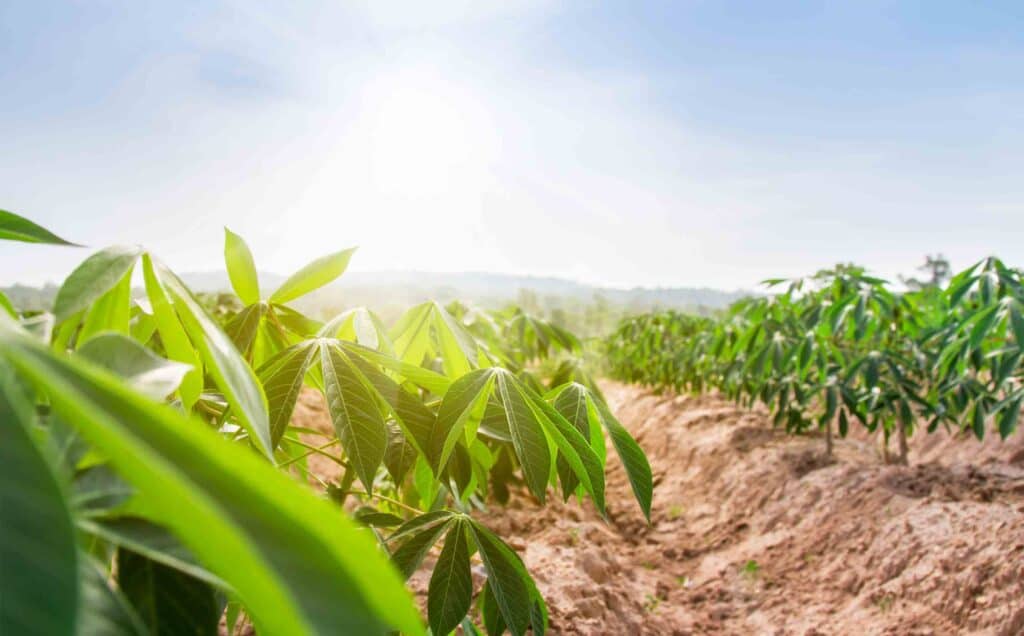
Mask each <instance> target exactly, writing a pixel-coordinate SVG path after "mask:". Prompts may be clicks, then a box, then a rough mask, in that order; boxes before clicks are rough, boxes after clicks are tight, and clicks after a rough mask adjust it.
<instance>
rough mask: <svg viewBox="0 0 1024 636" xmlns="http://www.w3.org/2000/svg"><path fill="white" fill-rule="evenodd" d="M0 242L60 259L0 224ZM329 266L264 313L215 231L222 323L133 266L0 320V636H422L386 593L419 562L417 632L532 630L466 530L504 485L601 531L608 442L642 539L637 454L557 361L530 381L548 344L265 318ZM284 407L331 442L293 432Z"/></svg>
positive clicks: (241, 262) (143, 261)
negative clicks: (221, 256)
mask: <svg viewBox="0 0 1024 636" xmlns="http://www.w3.org/2000/svg"><path fill="white" fill-rule="evenodd" d="M0 238H2V239H9V240H19V241H27V242H37V243H50V244H57V245H65V246H70V245H71V244H70V243H69V242H68V241H65V240H63V239H61V238H60V237H58V236H56V235H54V234H52V233H50V232H49V231H47V230H45V229H44V228H41V227H40V226H38V225H36V224H34V223H32V222H30V221H28V220H26V219H24V218H22V217H20V216H17V215H14V214H12V213H9V212H0ZM351 254H352V250H344V251H342V252H338V253H335V254H332V255H329V256H326V257H324V258H321V259H318V260H316V261H314V262H313V263H311V264H310V265H309V266H307V267H305V268H303V269H302V270H300V271H299V272H298V273H296V274H295V275H293V276H292V277H290V278H289V279H287V281H286V282H285V283H284V284H282V285H281V286H280V287H279V288H278V289H277V290H275V291H274V292H273V293H272V294H270V295H269V296H267V297H266V298H264V296H263V295H262V294H261V290H260V285H259V281H258V276H257V274H256V269H255V266H254V264H253V259H252V256H251V253H250V251H249V249H248V247H247V246H246V245H245V242H244V241H243V240H242V239H241V237H239V236H237V235H235V234H232V233H231V232H226V240H225V260H226V265H227V270H228V274H229V278H230V280H231V283H232V287H233V289H234V290H235V292H236V294H237V295H238V297H239V299H240V302H239V303H238V307H239V308H237V310H233V309H232V308H231V303H218V305H217V306H218V307H219V308H220V309H218V310H217V312H216V313H217V317H214V316H212V315H211V314H210V313H209V312H208V311H207V310H206V309H205V308H204V307H203V305H202V303H201V302H199V300H197V298H196V296H195V295H194V294H193V293H192V292H191V291H190V290H189V289H188V287H187V286H186V285H185V284H184V283H183V282H182V281H181V280H180V279H179V278H178V277H177V276H176V275H175V274H174V273H173V272H172V271H171V270H170V269H168V268H167V267H166V266H165V265H163V264H162V263H161V262H160V261H159V259H158V258H157V257H156V256H155V255H153V254H151V253H150V252H148V251H147V250H145V249H143V248H140V247H114V248H107V249H103V250H100V251H98V252H96V253H94V254H93V255H92V256H90V257H88V258H86V259H85V260H84V261H83V262H82V264H81V265H80V266H79V267H78V268H76V269H75V270H74V271H73V272H72V273H71V274H70V275H69V276H68V278H67V279H66V280H65V281H64V284H63V285H62V286H61V288H60V290H59V292H58V295H57V299H56V302H55V306H54V312H53V314H44V315H42V316H33V317H26V316H24V315H22V314H20V313H19V311H18V310H17V308H16V307H13V306H12V305H11V303H10V302H8V301H7V299H6V298H3V297H2V296H0V308H2V311H0V433H2V439H3V441H4V443H3V444H0V476H2V479H0V502H2V504H3V505H2V507H0V509H2V510H3V516H2V524H0V563H2V564H3V567H2V568H0V597H2V598H3V603H0V633H18V634H72V633H77V634H85V633H89V634H91V633H104V634H121V633H125V634H149V633H182V632H187V633H192V634H215V633H217V629H218V622H220V621H223V622H224V623H226V625H227V628H228V629H229V630H233V629H234V628H235V626H236V624H237V623H238V622H239V621H242V620H245V621H251V623H252V625H253V626H254V627H255V629H256V631H257V632H258V633H266V634H307V633H308V634H314V633H316V634H334V633H358V634H370V633H387V632H394V631H399V632H402V633H407V634H418V633H423V632H424V626H423V622H422V620H421V618H420V616H419V613H418V611H417V610H416V607H415V604H414V603H413V599H412V597H411V595H410V593H409V592H408V590H407V589H406V588H405V586H404V585H403V583H402V581H403V579H404V578H408V577H409V576H410V575H411V574H412V572H413V571H415V570H416V569H417V568H418V567H419V566H420V565H421V563H422V562H423V560H424V558H425V556H426V554H427V553H428V552H429V551H430V550H431V549H432V548H433V546H435V544H437V545H440V546H441V548H440V552H439V556H438V558H437V562H436V565H435V566H434V569H433V572H432V574H431V577H430V585H429V589H428V594H427V599H426V608H427V612H426V623H427V625H429V628H430V630H431V633H433V634H447V633H449V632H451V631H453V630H455V629H456V628H458V627H459V626H461V629H462V630H463V632H464V633H477V632H478V631H479V628H478V627H477V626H478V625H480V626H482V628H483V629H484V630H485V631H486V632H487V633H489V634H499V633H502V632H505V631H508V632H510V633H512V634H523V633H525V632H526V631H527V630H530V629H532V630H533V632H534V633H537V634H540V633H544V632H545V631H546V629H547V609H546V606H545V603H544V600H543V598H542V596H541V594H540V593H539V591H538V589H537V587H536V585H535V584H534V582H533V579H532V578H531V577H530V575H529V573H528V572H527V571H526V569H525V567H524V566H523V563H522V561H521V560H520V559H519V557H518V555H516V553H515V552H514V551H513V550H512V549H511V548H509V547H508V545H507V544H505V543H504V542H503V541H502V540H501V538H500V537H498V536H497V535H495V534H494V533H493V532H491V531H490V530H488V529H487V528H486V527H485V526H484V525H483V524H482V523H480V522H479V521H477V520H476V519H474V512H475V511H477V510H480V509H482V508H483V507H484V505H485V502H486V501H488V499H495V500H498V501H502V500H504V499H506V498H507V497H508V494H509V486H510V485H511V484H513V483H515V482H519V481H521V483H523V484H524V485H525V487H526V488H527V489H528V491H529V492H530V493H531V494H532V495H533V496H534V497H535V498H536V499H537V501H538V502H540V503H543V502H544V501H545V499H546V497H547V495H548V491H549V489H550V488H551V487H553V486H557V487H559V488H560V489H561V492H562V496H563V497H565V498H568V497H570V496H573V495H579V496H586V497H589V498H590V499H591V500H592V501H593V504H594V506H595V507H596V509H597V510H598V511H599V512H600V513H601V514H603V513H604V510H605V505H606V503H605V491H604V467H605V459H606V447H605V439H606V437H607V439H609V440H610V441H611V442H612V448H613V449H614V450H615V451H616V452H617V453H618V455H619V457H620V459H621V461H622V464H623V466H624V467H625V469H626V473H627V475H628V477H629V480H630V483H631V484H632V486H633V490H634V492H635V494H636V498H637V501H638V502H639V504H640V506H641V509H642V510H643V512H644V514H645V515H647V516H648V517H649V515H650V506H651V495H652V479H651V471H650V467H649V466H648V463H647V460H646V458H645V456H644V454H643V451H642V450H641V449H640V447H639V446H638V445H637V444H636V442H635V441H634V440H633V438H632V437H631V436H630V435H629V433H628V432H627V431H626V430H625V429H624V428H623V427H622V425H621V424H620V423H619V422H618V421H617V420H616V419H615V417H614V415H613V414H612V413H611V411H610V409H609V408H608V406H607V404H606V403H605V401H604V398H603V397H602V396H601V394H600V391H599V389H598V388H597V387H596V386H595V385H594V383H593V382H592V380H590V378H589V376H588V375H587V374H586V372H585V371H584V370H583V369H581V368H578V366H577V365H576V363H575V362H573V361H572V360H569V359H567V360H566V361H565V363H564V364H562V365H559V367H558V368H559V369H560V371H559V373H558V375H557V376H556V377H555V378H554V380H555V382H556V383H552V381H547V382H545V381H544V379H543V378H542V377H540V376H538V375H537V369H536V368H533V367H531V362H532V361H535V360H536V359H538V358H540V357H543V356H546V355H551V354H553V353H556V352H557V351H560V350H565V351H566V352H569V353H571V352H572V351H573V350H574V347H576V346H577V344H578V342H577V341H576V340H575V338H574V337H573V336H571V334H568V332H565V331H564V330H561V329H558V328H556V327H554V326H552V325H549V324H547V323H543V322H540V321H534V320H532V319H529V318H526V317H524V316H523V315H522V314H521V313H516V312H514V311H513V312H511V313H508V314H493V315H490V316H489V320H491V321H492V322H493V323H494V324H495V325H498V326H497V327H496V329H495V331H494V333H493V334H488V333H480V332H479V331H478V330H477V328H476V327H474V325H473V322H472V321H471V320H469V319H467V316H466V315H465V314H462V313H459V312H456V313H458V314H459V315H458V317H456V315H453V313H452V312H449V311H448V310H447V309H446V308H444V307H442V306H441V305H439V304H436V303H425V304H423V305H420V306H417V307H414V308H412V309H410V310H409V311H408V312H407V313H406V314H405V315H404V316H403V317H402V318H401V319H400V320H399V321H398V322H397V323H396V324H395V325H393V326H392V327H391V328H390V329H388V328H386V327H385V326H384V325H383V324H382V323H381V321H380V320H379V319H378V318H377V317H376V316H375V315H374V314H373V313H372V312H371V311H370V310H368V309H364V308H361V309H356V310H350V311H348V312H345V313H343V314H341V315H339V316H338V317H336V318H334V319H332V320H329V321H327V322H325V323H323V324H321V323H319V322H317V321H314V320H311V319H309V318H308V317H306V316H304V315H302V314H301V313H300V312H298V311H297V310H295V309H293V308H291V307H289V306H288V303H290V302H292V301H294V300H295V299H297V298H299V297H301V296H302V295H304V294H306V293H308V292H310V291H312V290H314V289H316V288H319V287H321V286H323V285H325V284H327V283H329V282H331V281H332V280H334V279H335V278H337V277H338V276H340V275H341V273H342V272H343V271H344V269H345V267H346V266H347V263H348V260H349V258H350V257H351ZM133 277H135V278H139V279H141V281H142V289H141V290H136V289H133V286H132V282H133ZM303 390H306V391H309V390H315V391H319V392H321V393H322V394H323V395H324V397H325V400H326V404H327V407H328V411H329V414H330V418H331V424H332V432H331V433H324V432H323V431H320V430H314V429H307V428H303V427H300V426H297V425H296V424H294V423H293V422H292V417H291V416H292V412H293V410H294V408H295V405H296V403H297V400H298V399H299V395H300V393H301V392H302V391H303ZM316 436H320V438H321V439H320V440H318V441H319V443H315V444H314V443H311V442H310V439H313V438H315V437H316ZM311 455H320V456H325V457H328V458H330V459H331V460H332V461H333V462H335V463H337V464H338V465H340V466H341V467H342V468H343V474H342V476H341V478H340V479H338V480H337V481H332V480H328V479H326V478H325V477H323V476H320V475H317V474H316V473H315V472H313V471H312V470H311V468H310V465H309V462H308V461H307V459H308V457H310V456H311ZM357 481H358V486H359V487H356V482H357ZM310 482H312V483H314V484H318V485H319V486H321V487H320V488H312V487H310V485H309V484H310ZM474 559H478V560H479V562H480V563H481V565H482V567H483V571H484V572H485V573H486V575H487V576H486V582H485V583H484V585H483V587H482V589H480V590H475V589H474V586H473V579H472V577H471V576H470V568H471V563H472V561H473V560H474ZM474 597H475V599H476V600H475V606H476V610H477V611H476V612H473V613H472V615H471V610H472V608H473V605H474Z"/></svg>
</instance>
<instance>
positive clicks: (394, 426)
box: [384, 420, 417, 484]
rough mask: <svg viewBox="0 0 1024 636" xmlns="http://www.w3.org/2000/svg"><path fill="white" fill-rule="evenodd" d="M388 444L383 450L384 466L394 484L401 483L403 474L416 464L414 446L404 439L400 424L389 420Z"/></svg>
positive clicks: (403, 477)
mask: <svg viewBox="0 0 1024 636" xmlns="http://www.w3.org/2000/svg"><path fill="white" fill-rule="evenodd" d="M387 427H388V446H387V449H386V450H385V451H384V466H385V467H386V468H387V469H388V473H390V475H391V478H392V479H394V480H395V483H396V484H401V483H402V481H403V480H404V479H405V476H406V475H407V474H408V473H409V471H410V470H412V467H413V466H415V465H416V455H417V452H416V448H415V447H414V446H413V445H412V444H410V443H409V442H408V441H407V440H406V439H405V433H403V432H402V428H401V426H399V425H398V423H397V422H395V421H393V420H389V421H388V423H387Z"/></svg>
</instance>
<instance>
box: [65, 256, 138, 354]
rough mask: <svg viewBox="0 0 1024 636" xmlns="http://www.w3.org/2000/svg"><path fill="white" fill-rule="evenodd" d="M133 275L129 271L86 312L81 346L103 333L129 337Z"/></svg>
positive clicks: (78, 341)
mask: <svg viewBox="0 0 1024 636" xmlns="http://www.w3.org/2000/svg"><path fill="white" fill-rule="evenodd" d="M131 279H132V273H131V271H129V272H128V273H126V274H125V275H124V276H123V277H121V280H120V281H118V282H117V284H116V285H114V286H113V287H111V288H110V289H109V290H107V292H106V293H105V294H103V295H102V296H100V297H99V299H97V300H96V302H94V303H93V304H92V306H90V307H89V309H88V310H87V311H86V312H85V321H84V322H83V324H82V330H81V331H80V332H79V334H78V340H77V343H78V344H79V345H81V344H82V343H83V342H86V341H88V340H89V339H90V338H92V337H93V336H94V335H96V334H98V333H100V332H102V331H113V332H117V333H121V334H124V335H128V334H129V333H130V328H131V310H132V305H131V302H132V300H131V293H132V280H131Z"/></svg>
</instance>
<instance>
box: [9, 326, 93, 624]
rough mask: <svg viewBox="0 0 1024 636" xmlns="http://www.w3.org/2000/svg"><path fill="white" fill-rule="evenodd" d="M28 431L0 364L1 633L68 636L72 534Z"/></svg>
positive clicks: (26, 407)
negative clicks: (0, 440)
mask: <svg viewBox="0 0 1024 636" xmlns="http://www.w3.org/2000/svg"><path fill="white" fill-rule="evenodd" d="M3 329H10V327H4V326H2V325H0V330H3ZM3 348H4V347H3V346H0V352H2V351H3ZM0 355H2V354H0ZM34 425H35V414H34V410H33V406H32V404H31V403H30V402H29V401H28V399H27V397H26V396H25V394H24V392H23V390H22V389H21V387H19V386H18V384H17V382H16V380H15V378H14V375H13V373H12V372H11V369H10V367H8V366H7V365H6V364H5V363H4V362H3V361H0V439H2V440H3V441H2V443H0V511H2V512H0V599H2V601H0V633H2V634H26V635H34V634H38V635H40V636H49V635H51V634H72V633H74V628H75V615H76V612H77V611H78V607H79V605H80V598H79V589H78V568H79V564H78V553H77V549H76V547H75V534H74V528H73V527H72V524H71V514H70V512H69V507H68V501H67V497H66V496H65V493H64V491H63V489H62V488H61V486H60V484H59V483H58V481H57V479H56V477H55V476H54V473H53V471H52V470H51V468H50V466H49V465H48V463H47V461H46V460H45V458H44V457H43V455H42V453H41V452H40V449H39V448H38V447H37V446H36V444H35V442H34V441H33V440H32V436H31V433H30V429H31V428H32V427H33V426H34Z"/></svg>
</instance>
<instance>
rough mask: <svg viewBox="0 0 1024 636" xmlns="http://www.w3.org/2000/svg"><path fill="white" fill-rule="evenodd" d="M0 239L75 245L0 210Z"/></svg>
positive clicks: (30, 222)
mask: <svg viewBox="0 0 1024 636" xmlns="http://www.w3.org/2000/svg"><path fill="white" fill-rule="evenodd" d="M0 241H21V242H23V243H49V244H51V245H75V244H74V243H69V242H68V241H65V240H64V239H62V238H61V237H59V236H57V235H56V234H54V233H53V232H51V231H49V230H47V229H46V228H44V227H40V226H38V225H36V224H35V223H33V222H32V221H29V220H28V219H26V218H24V217H22V216H18V215H17V214H15V213H14V212H8V211H7V210H0Z"/></svg>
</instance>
